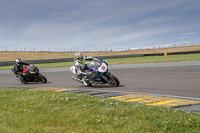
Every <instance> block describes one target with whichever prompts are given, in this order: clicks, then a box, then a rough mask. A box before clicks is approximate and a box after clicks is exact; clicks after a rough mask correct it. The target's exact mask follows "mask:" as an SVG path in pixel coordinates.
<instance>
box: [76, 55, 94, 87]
mask: <svg viewBox="0 0 200 133" xmlns="http://www.w3.org/2000/svg"><path fill="white" fill-rule="evenodd" d="M93 59H94V58H93V57H88V56H83V55H82V53H80V52H76V53H75V58H74V66H75V67H76V70H77V76H78V78H79V79H80V80H82V81H83V83H84V79H81V78H82V76H81V74H85V70H89V69H88V67H87V65H86V64H85V61H86V60H93Z"/></svg>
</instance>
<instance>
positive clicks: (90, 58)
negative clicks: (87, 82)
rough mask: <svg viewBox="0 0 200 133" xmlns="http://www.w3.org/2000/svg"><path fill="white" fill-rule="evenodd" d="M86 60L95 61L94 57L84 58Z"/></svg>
mask: <svg viewBox="0 0 200 133" xmlns="http://www.w3.org/2000/svg"><path fill="white" fill-rule="evenodd" d="M84 58H85V60H93V59H94V57H88V56H84Z"/></svg>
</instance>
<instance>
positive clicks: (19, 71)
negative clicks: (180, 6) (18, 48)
mask: <svg viewBox="0 0 200 133" xmlns="http://www.w3.org/2000/svg"><path fill="white" fill-rule="evenodd" d="M23 65H26V66H27V65H29V64H28V63H24V62H23V61H22V59H19V58H18V59H16V62H15V63H14V67H13V68H11V70H12V71H13V73H14V74H15V76H16V77H17V75H22V70H23ZM17 79H18V77H17Z"/></svg>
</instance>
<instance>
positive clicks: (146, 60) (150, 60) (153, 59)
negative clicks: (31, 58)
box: [0, 54, 200, 70]
mask: <svg viewBox="0 0 200 133" xmlns="http://www.w3.org/2000/svg"><path fill="white" fill-rule="evenodd" d="M195 60H200V54H183V55H168V56H146V57H133V58H116V59H105V61H106V62H107V63H108V64H109V65H114V64H115V65H116V64H136V63H156V62H177V61H195ZM73 63H74V62H58V63H44V64H35V65H36V66H37V67H39V68H52V67H70V66H72V65H73ZM12 67H13V66H0V70H8V69H11V68H12Z"/></svg>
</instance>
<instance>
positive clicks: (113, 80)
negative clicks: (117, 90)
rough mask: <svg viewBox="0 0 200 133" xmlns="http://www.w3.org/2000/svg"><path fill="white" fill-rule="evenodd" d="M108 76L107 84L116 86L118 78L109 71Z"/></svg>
mask: <svg viewBox="0 0 200 133" xmlns="http://www.w3.org/2000/svg"><path fill="white" fill-rule="evenodd" d="M108 78H109V83H108V84H109V85H112V86H114V87H118V86H119V84H120V83H119V80H118V79H117V78H116V77H115V76H114V75H112V74H111V73H110V74H109V75H108Z"/></svg>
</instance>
